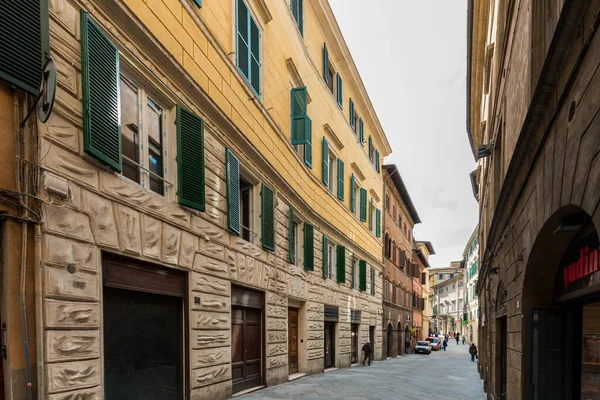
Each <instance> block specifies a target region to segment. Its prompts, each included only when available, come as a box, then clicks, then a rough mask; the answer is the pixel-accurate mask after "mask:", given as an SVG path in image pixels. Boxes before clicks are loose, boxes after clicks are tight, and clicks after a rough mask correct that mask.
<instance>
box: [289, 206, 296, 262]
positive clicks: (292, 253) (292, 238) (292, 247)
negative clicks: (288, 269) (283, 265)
mask: <svg viewBox="0 0 600 400" xmlns="http://www.w3.org/2000/svg"><path fill="white" fill-rule="evenodd" d="M288 254H289V259H290V262H291V263H292V264H294V263H295V262H296V231H295V230H294V208H293V207H292V206H290V208H289V211H288Z"/></svg>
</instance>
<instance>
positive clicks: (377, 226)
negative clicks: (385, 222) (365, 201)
mask: <svg viewBox="0 0 600 400" xmlns="http://www.w3.org/2000/svg"><path fill="white" fill-rule="evenodd" d="M375 217H376V218H375V219H376V221H375V234H376V236H377V237H381V210H380V209H379V208H378V209H376V210H375Z"/></svg>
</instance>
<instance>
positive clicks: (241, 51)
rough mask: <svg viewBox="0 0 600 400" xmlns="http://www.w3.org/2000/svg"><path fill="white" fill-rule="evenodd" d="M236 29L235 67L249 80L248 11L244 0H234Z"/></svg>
mask: <svg viewBox="0 0 600 400" xmlns="http://www.w3.org/2000/svg"><path fill="white" fill-rule="evenodd" d="M236 3H237V4H236V9H235V10H236V19H235V21H236V31H237V35H236V36H237V51H236V52H235V56H236V58H237V67H238V69H239V70H240V72H241V73H242V74H244V76H245V77H246V79H247V80H248V81H250V32H249V23H248V20H249V18H250V12H249V11H248V7H246V3H244V0H237V1H236Z"/></svg>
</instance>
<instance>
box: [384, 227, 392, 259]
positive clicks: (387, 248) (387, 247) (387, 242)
mask: <svg viewBox="0 0 600 400" xmlns="http://www.w3.org/2000/svg"><path fill="white" fill-rule="evenodd" d="M383 243H384V245H385V256H386V257H387V258H390V252H391V245H390V243H391V241H390V235H388V234H387V232H386V234H385V240H384V241H383Z"/></svg>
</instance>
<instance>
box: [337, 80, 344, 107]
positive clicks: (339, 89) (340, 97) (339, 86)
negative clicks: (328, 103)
mask: <svg viewBox="0 0 600 400" xmlns="http://www.w3.org/2000/svg"><path fill="white" fill-rule="evenodd" d="M336 77H337V103H338V105H339V106H340V107H342V108H343V100H344V96H343V94H344V93H343V91H342V77H341V75H340V74H336Z"/></svg>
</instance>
